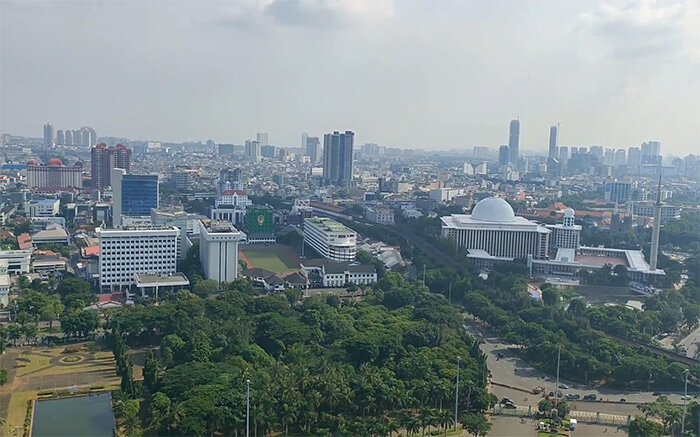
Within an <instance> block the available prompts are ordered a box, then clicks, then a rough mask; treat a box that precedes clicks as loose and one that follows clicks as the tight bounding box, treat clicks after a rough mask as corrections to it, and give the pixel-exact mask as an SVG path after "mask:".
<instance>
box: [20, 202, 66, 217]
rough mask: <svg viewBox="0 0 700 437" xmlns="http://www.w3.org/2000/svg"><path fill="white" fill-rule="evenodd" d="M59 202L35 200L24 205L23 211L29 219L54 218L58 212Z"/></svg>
mask: <svg viewBox="0 0 700 437" xmlns="http://www.w3.org/2000/svg"><path fill="white" fill-rule="evenodd" d="M60 206H61V202H60V201H59V200H58V199H36V200H31V201H29V202H27V203H25V204H24V210H25V211H26V212H27V213H28V214H29V217H31V218H34V217H54V216H56V215H57V214H58V213H59V211H60Z"/></svg>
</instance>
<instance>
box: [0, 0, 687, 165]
mask: <svg viewBox="0 0 700 437" xmlns="http://www.w3.org/2000/svg"><path fill="white" fill-rule="evenodd" d="M86 5H88V6H86ZM171 6H172V7H169V8H161V7H158V6H157V5H151V4H136V3H104V4H87V3H79V2H78V3H41V2H31V3H26V2H25V3H12V2H3V5H2V9H3V14H2V26H1V27H2V36H3V37H2V43H1V44H2V65H3V67H2V73H3V78H4V80H3V81H2V84H1V85H0V87H1V88H0V91H2V95H3V99H2V104H1V105H2V106H0V115H1V116H0V123H1V124H0V130H1V131H2V133H11V134H16V135H27V136H31V137H38V136H39V130H38V129H39V128H38V126H40V125H41V124H43V123H45V122H46V121H49V120H50V121H51V123H52V124H53V125H54V126H74V125H76V124H87V125H90V126H95V129H96V130H97V131H98V132H100V133H101V134H103V135H115V136H117V135H121V136H126V137H129V138H134V139H137V138H138V139H162V140H164V141H173V142H180V141H188V140H192V139H205V138H212V139H214V140H215V141H217V142H230V141H232V140H234V139H235V140H236V142H242V141H243V140H244V139H246V138H250V137H251V136H252V135H253V134H254V133H256V132H270V135H271V138H274V141H273V143H276V144H285V145H294V144H298V138H299V134H300V132H303V131H305V132H310V133H313V134H315V135H318V134H320V133H322V132H326V131H327V130H328V129H329V127H330V128H332V127H333V126H347V127H348V128H349V129H352V130H353V131H355V132H357V133H358V138H357V140H358V144H362V143H364V142H376V143H380V144H383V145H387V146H389V147H401V148H423V149H426V150H436V149H443V150H444V149H454V148H457V149H459V148H463V147H471V146H473V145H486V146H489V147H491V148H494V149H495V148H497V147H498V146H499V145H501V144H506V143H507V140H508V130H507V129H508V127H507V121H508V120H510V119H512V118H517V117H519V118H520V119H521V122H522V131H521V135H520V149H521V150H522V151H526V150H533V151H546V150H547V147H548V136H549V127H550V126H552V125H553V124H556V123H561V132H560V139H559V142H560V144H568V145H583V146H589V145H593V144H600V145H603V146H605V147H623V148H627V147H629V146H638V145H639V144H641V143H642V142H644V141H648V140H649V139H656V140H659V141H661V142H662V143H663V144H664V150H665V152H666V153H669V154H675V155H685V154H687V153H692V151H694V150H695V149H697V146H698V144H700V133H698V131H697V129H695V126H694V124H695V118H696V117H695V115H696V114H698V113H700V103H698V102H700V85H699V84H698V83H697V81H695V80H693V79H694V77H696V76H697V74H698V72H699V71H700V52H699V51H698V47H700V44H698V41H700V35H699V34H698V30H697V29H696V28H694V27H693V26H692V23H693V22H697V20H698V18H699V17H700V7H699V6H698V5H697V4H696V2H693V1H687V2H680V3H664V4H655V3H649V2H640V3H629V4H628V3H597V2H596V3H593V2H566V3H555V2H542V3H532V2H527V3H519V2H498V3H478V2H472V3H454V4H448V3H443V4H440V5H439V7H429V6H428V5H426V4H419V3H393V2H389V1H386V2H372V3H369V2H363V3H360V4H358V3H349V2H348V3H345V2H335V3H323V2H286V3H279V2H262V3H246V2H240V3H237V4H235V5H223V4H219V3H176V4H173V5H171ZM88 17H89V19H87V18H88ZM494 17H498V20H497V21H495V22H494V20H493V18H494ZM482 21H483V23H482ZM562 22H563V23H567V24H565V25H563V26H562V25H560V23H562ZM29 23H31V24H32V25H31V26H30V25H29ZM72 23H75V24H76V26H72V25H71V24H72ZM77 23H81V24H84V25H85V28H83V27H80V26H77ZM484 23H489V24H484ZM494 23H496V25H494ZM37 26H38V27H41V28H44V29H47V31H51V33H52V35H53V37H52V38H50V39H47V38H43V37H41V35H37V34H32V32H31V29H32V28H36V27H37ZM134 26H137V27H138V29H139V32H131V31H130V30H131V29H133V28H134ZM59 28H60V31H59ZM72 28H74V29H79V28H80V29H81V30H80V34H78V33H76V31H71V29H72ZM52 29H55V30H56V31H55V32H54V31H52ZM66 29H68V30H66ZM380 29H381V30H380ZM504 29H508V32H504ZM88 34H89V35H90V38H87V37H86V35H88ZM426 34H430V35H431V36H430V37H425V35H426ZM144 38H145V39H147V40H149V41H151V43H150V44H147V45H144V44H142V41H143V40H144ZM483 40H489V42H490V43H489V44H488V45H485V44H482V43H481V42H480V41H483ZM78 48H80V50H82V51H83V52H84V53H86V54H88V55H89V57H90V59H91V65H94V66H95V68H78V67H79V65H77V64H76V62H75V61H74V59H75V58H74V57H72V56H69V55H70V54H71V53H73V52H74V51H75V50H77V49H78ZM339 52H341V53H342V52H344V53H347V55H345V56H335V55H337V53H339ZM218 54H222V55H221V58H220V59H219V60H218V61H217V68H216V69H210V68H191V67H192V66H193V65H207V64H208V63H209V62H210V61H211V59H213V56H214V55H218ZM217 59H218V58H217ZM37 63H42V64H45V63H50V64H51V65H52V68H51V69H50V70H47V69H44V68H39V66H38V64H37ZM475 63H477V64H478V66H479V68H473V66H474V64H475ZM136 65H138V68H136V67H134V68H132V66H136ZM240 65H249V66H251V68H247V69H241V68H239V66H240ZM433 65H440V66H441V67H440V68H439V69H438V68H432V67H431V66H433ZM35 67H36V68H35ZM97 72H99V73H97ZM9 84H12V86H10V85H9ZM66 96H70V97H71V102H72V104H71V105H65V104H64V102H65V98H66ZM679 96H680V97H679ZM35 101H41V102H42V105H41V107H40V109H37V106H36V105H35V104H34V102H35ZM334 101H343V102H344V103H345V104H344V105H333V103H332V102H334ZM310 103H313V104H310Z"/></svg>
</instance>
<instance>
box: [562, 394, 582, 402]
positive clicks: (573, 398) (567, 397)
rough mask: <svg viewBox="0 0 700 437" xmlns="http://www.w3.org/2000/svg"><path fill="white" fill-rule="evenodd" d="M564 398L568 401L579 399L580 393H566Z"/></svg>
mask: <svg viewBox="0 0 700 437" xmlns="http://www.w3.org/2000/svg"><path fill="white" fill-rule="evenodd" d="M566 399H567V400H569V401H577V400H579V399H581V395H574V394H568V395H566Z"/></svg>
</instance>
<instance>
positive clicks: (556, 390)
mask: <svg viewBox="0 0 700 437" xmlns="http://www.w3.org/2000/svg"><path fill="white" fill-rule="evenodd" d="M560 361H561V346H559V352H558V353H557V382H556V384H555V385H554V408H555V409H556V408H557V407H558V406H559V362H560Z"/></svg>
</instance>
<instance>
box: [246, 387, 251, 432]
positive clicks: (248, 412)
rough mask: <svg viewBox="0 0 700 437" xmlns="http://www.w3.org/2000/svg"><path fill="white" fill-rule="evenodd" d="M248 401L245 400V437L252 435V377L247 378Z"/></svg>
mask: <svg viewBox="0 0 700 437" xmlns="http://www.w3.org/2000/svg"><path fill="white" fill-rule="evenodd" d="M245 383H246V386H247V390H246V401H245V437H250V379H246V380H245Z"/></svg>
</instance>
